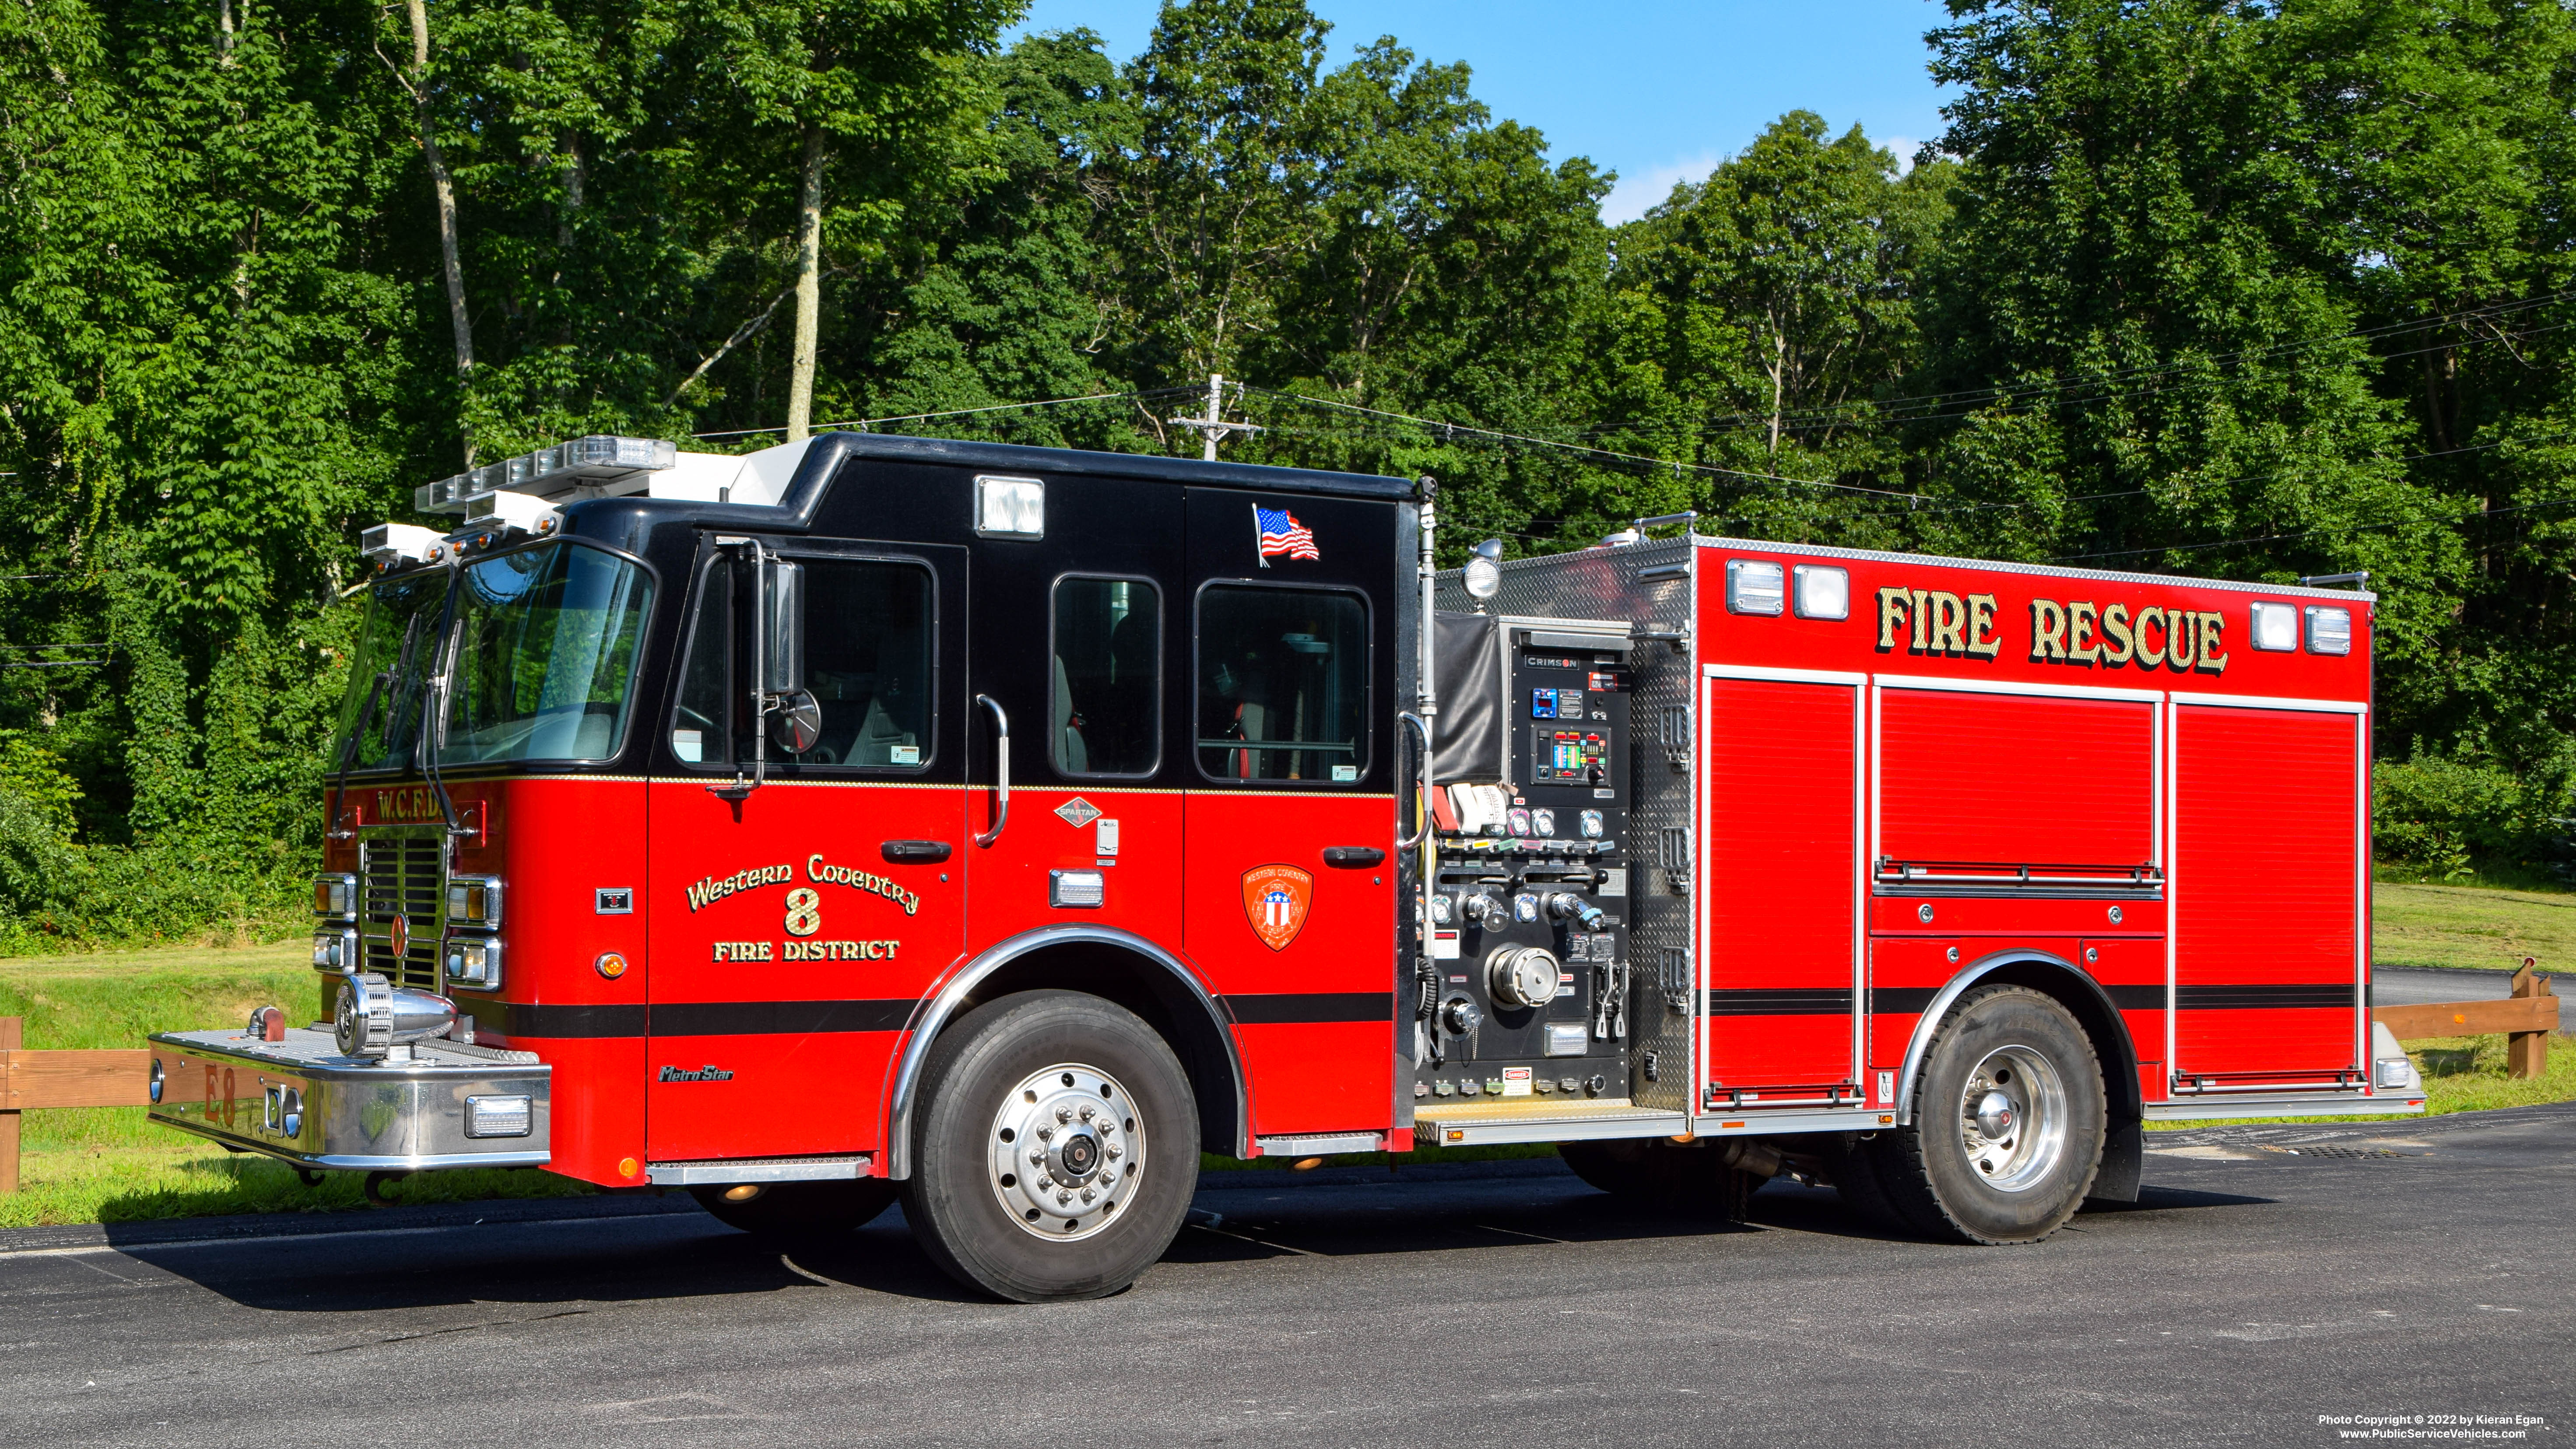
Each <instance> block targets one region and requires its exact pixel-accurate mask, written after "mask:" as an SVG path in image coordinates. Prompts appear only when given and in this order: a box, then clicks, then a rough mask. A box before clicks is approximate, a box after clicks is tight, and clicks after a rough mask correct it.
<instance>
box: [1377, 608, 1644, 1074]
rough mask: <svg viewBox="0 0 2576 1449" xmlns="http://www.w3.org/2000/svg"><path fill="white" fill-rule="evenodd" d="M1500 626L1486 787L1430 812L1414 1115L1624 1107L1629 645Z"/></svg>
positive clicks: (1566, 627) (1551, 626)
mask: <svg viewBox="0 0 2576 1449" xmlns="http://www.w3.org/2000/svg"><path fill="white" fill-rule="evenodd" d="M1504 623H1505V628H1504V629H1503V630H1502V631H1501V639H1500V640H1499V641H1498V643H1499V645H1500V647H1502V648H1505V649H1507V650H1508V653H1507V655H1506V657H1505V659H1504V662H1503V667H1502V669H1501V671H1500V673H1501V682H1502V692H1503V698H1502V700H1501V701H1500V703H1501V704H1502V706H1503V709H1504V719H1503V730H1502V737H1503V740H1504V741H1505V742H1506V750H1505V758H1504V759H1503V760H1502V761H1500V762H1498V763H1499V765H1500V768H1499V770H1498V771H1497V773H1499V774H1500V775H1501V776H1502V779H1501V780H1500V781H1499V782H1490V783H1489V782H1475V781H1469V782H1458V783H1451V784H1449V785H1446V786H1445V787H1444V789H1443V799H1442V801H1441V806H1442V808H1441V809H1440V810H1439V811H1438V812H1437V814H1438V820H1437V825H1436V834H1435V836H1434V841H1433V843H1434V846H1435V850H1434V856H1435V861H1434V863H1433V864H1432V866H1431V869H1430V873H1429V879H1428V881H1427V883H1426V884H1427V888H1428V891H1429V896H1428V899H1427V901H1426V905H1427V907H1428V913H1429V916H1430V950H1429V952H1428V959H1427V960H1425V961H1424V962H1423V970H1422V979H1421V980H1420V981H1419V983H1418V986H1419V988H1420V991H1421V993H1422V994H1421V998H1420V1000H1419V1001H1418V1002H1417V1003H1416V1005H1417V1008H1418V1009H1417V1012H1416V1015H1417V1017H1418V1018H1423V1019H1424V1029H1423V1031H1422V1033H1421V1036H1420V1037H1419V1039H1418V1041H1417V1051H1416V1056H1417V1058H1418V1060H1417V1062H1416V1066H1415V1080H1414V1087H1413V1096H1414V1098H1415V1099H1416V1101H1417V1103H1418V1104H1420V1105H1421V1106H1423V1107H1431V1106H1437V1105H1449V1104H1451V1103H1454V1102H1456V1101H1458V1100H1459V1099H1461V1098H1471V1099H1479V1100H1481V1099H1486V1098H1492V1099H1496V1100H1498V1101H1499V1100H1508V1099H1515V1098H1572V1099H1576V1100H1587V1099H1592V1098H1599V1097H1619V1096H1624V1095H1625V1093H1626V1090H1627V1080H1628V1074H1627V1066H1626V1061H1627V1050H1628V1036H1629V1031H1628V1014H1629V1011H1630V1006H1629V1000H1628V998H1629V950H1628V892H1629V890H1630V882H1629V876H1630V854H1629V841H1628V788H1627V782H1626V777H1627V774H1628V771H1629V764H1628V747H1629V740H1630V738H1631V736H1630V733H1629V704H1630V696H1631V694H1632V692H1633V690H1632V673H1631V670H1630V667H1629V664H1628V651H1629V642H1628V640H1627V638H1626V637H1625V635H1624V632H1612V631H1611V629H1609V628H1607V627H1601V626H1595V627H1596V628H1598V629H1599V632H1597V633H1587V632H1584V631H1582V629H1581V628H1580V626H1577V625H1573V624H1568V623H1562V622H1555V621H1522V620H1507V621H1504ZM1621 627H1622V630H1624V626H1621ZM1421 1008H1427V1012H1426V1011H1424V1010H1422V1009H1421Z"/></svg>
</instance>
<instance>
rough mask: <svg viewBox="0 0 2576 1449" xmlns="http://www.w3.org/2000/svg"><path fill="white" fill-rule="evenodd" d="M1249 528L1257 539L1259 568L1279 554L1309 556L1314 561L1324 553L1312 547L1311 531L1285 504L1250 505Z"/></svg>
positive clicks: (1313, 536) (1294, 556) (1268, 565)
mask: <svg viewBox="0 0 2576 1449" xmlns="http://www.w3.org/2000/svg"><path fill="white" fill-rule="evenodd" d="M1252 531H1253V532H1254V533H1255V534H1257V535H1259V537H1260V539H1261V566H1262V567H1263V568H1268V567H1270V560H1272V559H1274V558H1279V557H1282V556H1285V557H1288V558H1310V559H1314V560H1316V561H1317V562H1321V561H1322V560H1323V557H1324V556H1323V555H1322V554H1320V553H1317V552H1316V551H1315V535H1314V533H1313V532H1312V531H1311V530H1309V529H1308V528H1307V527H1306V525H1304V524H1302V523H1299V522H1298V521H1297V515H1295V514H1293V513H1290V512H1289V511H1288V510H1287V509H1285V508H1264V507H1262V506H1261V505H1260V504H1258V503H1256V504H1254V505H1252Z"/></svg>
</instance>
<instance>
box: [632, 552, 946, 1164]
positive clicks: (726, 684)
mask: <svg viewBox="0 0 2576 1449" xmlns="http://www.w3.org/2000/svg"><path fill="white" fill-rule="evenodd" d="M761 543H762V545H763V547H764V548H765V549H767V550H769V551H771V552H774V553H776V554H778V555H779V556H780V557H781V558H782V559H784V560H785V561H786V562H788V563H790V564H793V565H794V566H795V567H796V569H797V570H798V571H799V572H800V575H801V588H800V589H798V590H797V592H798V593H799V594H801V611H802V616H803V619H802V622H803V638H804V647H805V659H806V665H805V671H804V672H805V680H806V687H807V689H808V690H809V691H810V692H811V694H812V695H813V697H814V701H815V705H816V709H817V711H818V713H819V717H820V726H821V727H820V732H819V734H818V736H817V737H816V739H815V741H814V744H813V747H812V748H811V749H809V750H807V751H805V752H804V753H802V754H801V755H800V754H790V753H788V752H787V750H786V749H784V748H783V746H782V745H781V743H780V742H779V740H778V739H777V738H776V737H775V736H773V737H772V738H771V740H770V742H769V745H768V751H767V753H768V763H767V768H766V778H765V779H764V780H763V781H762V782H761V783H760V784H759V785H758V787H757V788H755V789H751V790H750V791H749V792H748V793H747V794H745V793H740V787H739V786H738V785H737V784H736V781H737V779H738V778H740V779H741V780H742V781H743V782H744V783H748V777H749V776H750V775H751V772H752V763H751V753H752V751H751V739H752V729H753V727H754V721H753V719H752V694H751V680H750V678H749V658H750V642H751V626H750V620H751V617H752V613H753V607H754V604H753V599H754V593H753V580H752V572H753V571H752V569H751V567H750V565H749V562H748V550H747V549H745V548H742V547H739V546H735V547H724V548H719V547H717V546H716V545H715V544H714V542H713V540H711V539H710V540H709V541H708V542H707V543H705V544H704V545H702V546H701V548H700V551H699V555H698V560H697V564H696V567H695V568H694V570H693V573H692V578H691V584H692V587H691V599H690V613H689V616H688V622H687V624H686V626H685V628H686V634H685V640H684V643H683V646H682V656H683V657H682V662H681V665H680V671H679V676H678V681H677V684H676V686H675V688H674V690H673V692H672V693H673V699H672V702H671V707H670V710H669V714H668V717H667V718H666V719H665V720H664V721H663V722H662V728H663V731H664V733H663V738H662V740H661V744H660V755H661V765H662V767H661V768H657V770H656V771H655V779H654V781H653V782H652V784H651V786H650V787H649V788H650V790H651V800H650V806H649V810H650V822H651V823H650V836H651V847H650V850H649V863H648V866H647V872H646V875H647V879H648V881H649V883H650V885H649V889H650V892H651V898H652V909H651V912H650V924H649V926H648V928H647V930H648V938H649V940H650V942H651V957H650V971H651V978H650V981H649V983H648V997H649V1000H650V1002H651V1013H650V1026H649V1030H650V1034H651V1035H650V1042H649V1049H648V1055H647V1070H648V1072H649V1074H650V1081H649V1085H648V1088H647V1091H648V1098H647V1113H646V1139H647V1144H648V1147H649V1150H650V1152H651V1155H652V1159H653V1160H654V1161H656V1162H673V1161H692V1160H701V1159H708V1158H733V1157H765V1156H804V1155H824V1154H835V1155H837V1154H846V1153H854V1152H874V1151H878V1150H880V1149H881V1148H882V1147H883V1144H882V1143H881V1142H878V1141H877V1140H875V1139H876V1136H877V1133H878V1126H877V1124H879V1123H880V1122H882V1121H883V1112H882V1103H881V1101H880V1098H881V1096H882V1093H883V1090H884V1081H885V1077H886V1073H885V1070H884V1064H885V1062H886V1059H887V1057H888V1055H889V1054H890V1053H891V1052H892V1051H893V1050H894V1047H895V1045H896V1043H897V1041H898V1039H899V1037H900V1034H901V1032H902V1030H903V1029H904V1027H905V1025H906V1023H907V1022H908V1021H909V1020H910V1018H911V1016H912V1013H913V1009H914V1006H915V1004H916V1003H917V1002H918V1001H919V1000H920V998H921V997H922V995H923V994H924V992H925V991H926V990H927V988H928V985H929V983H930V982H931V981H933V980H934V979H936V978H937V977H938V976H939V975H941V974H942V973H943V972H944V971H945V970H946V969H947V968H948V966H949V965H950V963H951V962H952V961H953V960H954V959H955V957H956V954H957V950H958V947H959V945H960V943H961V940H962V938H963V933H964V919H965V901H966V888H965V876H964V872H963V864H964V862H963V861H962V860H961V859H960V853H961V852H962V851H963V850H964V849H966V848H967V846H966V839H967V836H966V828H967V827H966V783H965V781H966V774H965V695H964V688H963V683H964V678H965V675H964V668H963V664H964V633H965V631H964V598H965V571H966V558H965V553H964V550H962V549H959V548H954V547H932V546H922V545H913V544H872V543H866V542H861V541H854V540H816V539H785V538H781V539H764V540H762V541H761Z"/></svg>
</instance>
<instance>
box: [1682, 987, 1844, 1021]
mask: <svg viewBox="0 0 2576 1449" xmlns="http://www.w3.org/2000/svg"><path fill="white" fill-rule="evenodd" d="M1851 1009H1852V994H1851V988H1850V987H1847V986H1846V987H1830V986H1811V987H1791V988H1785V989H1761V990H1741V991H1710V992H1708V993H1707V994H1706V997H1705V998H1704V1000H1703V1001H1702V1003H1701V1007H1700V1012H1701V1014H1702V1015H1704V1016H1849V1015H1851Z"/></svg>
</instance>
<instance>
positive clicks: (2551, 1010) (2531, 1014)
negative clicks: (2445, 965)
mask: <svg viewBox="0 0 2576 1449" xmlns="http://www.w3.org/2000/svg"><path fill="white" fill-rule="evenodd" d="M2537 964H2538V963H2537V962H2535V961H2533V960H2532V958H2530V957H2529V956H2525V957H2523V958H2522V969H2521V970H2519V971H2516V972H2515V973H2513V987H2512V992H2513V994H2512V995H2510V996H2508V997H2506V998H2505V999H2504V1000H2502V1001H2437V1002H2434V1003H2433V1004H2431V1005H2429V1006H2383V1007H2380V1008H2379V1009H2378V1010H2376V1011H2373V1012H2372V1013H2371V1014H2370V1019H2371V1020H2373V1021H2375V1022H2378V1023H2379V1024H2380V1025H2382V1026H2385V1027H2387V1028H2388V1033H2389V1035H2391V1036H2393V1037H2395V1038H2397V1039H2398V1040H2399V1041H2401V1042H2406V1041H2422V1040H2423V1039H2425V1038H2426V1037H2436V1036H2497V1035H2501V1036H2504V1037H2506V1038H2507V1041H2506V1042H2505V1049H2504V1059H2505V1071H2506V1074H2507V1075H2510V1076H2515V1077H2537V1076H2539V1075H2540V1074H2541V1073H2543V1072H2545V1071H2547V1070H2548V1069H2549V1034H2550V1033H2551V1032H2553V1031H2556V1030H2558V993H2557V992H2555V991H2552V990H2551V989H2550V987H2549V978H2548V977H2546V976H2543V975H2541V974H2540V973H2539V972H2538V971H2536V970H2534V969H2533V968H2534V967H2535V966H2536V965H2537Z"/></svg>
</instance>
